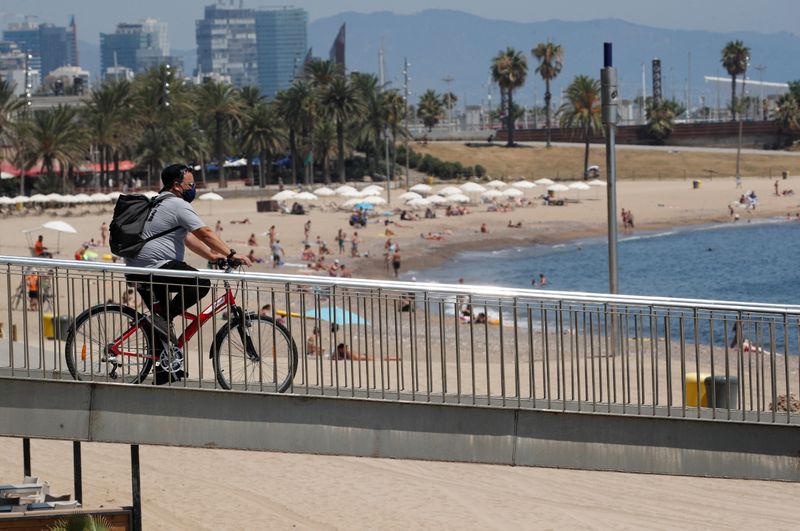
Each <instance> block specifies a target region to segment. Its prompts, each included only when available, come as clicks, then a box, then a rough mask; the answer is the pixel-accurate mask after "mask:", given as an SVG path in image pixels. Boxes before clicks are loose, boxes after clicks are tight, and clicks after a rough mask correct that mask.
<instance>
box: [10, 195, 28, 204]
mask: <svg viewBox="0 0 800 531" xmlns="http://www.w3.org/2000/svg"><path fill="white" fill-rule="evenodd" d="M28 201H30V198H29V197H26V196H24V195H18V196H17V197H15V198H14V204H17V203H27V202H28Z"/></svg>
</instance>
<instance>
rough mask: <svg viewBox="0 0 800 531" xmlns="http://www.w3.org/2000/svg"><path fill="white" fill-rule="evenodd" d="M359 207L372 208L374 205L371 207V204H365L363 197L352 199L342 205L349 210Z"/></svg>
mask: <svg viewBox="0 0 800 531" xmlns="http://www.w3.org/2000/svg"><path fill="white" fill-rule="evenodd" d="M358 205H369V206H370V207H372V205H370V204H369V203H365V202H364V199H362V198H361V197H351V198H350V199H348V200H347V201H345V202H344V203H343V204H342V206H345V207H349V208H355V207H357V206H358Z"/></svg>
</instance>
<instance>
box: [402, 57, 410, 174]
mask: <svg viewBox="0 0 800 531" xmlns="http://www.w3.org/2000/svg"><path fill="white" fill-rule="evenodd" d="M410 66H411V64H410V63H409V62H408V58H407V57H404V58H403V103H404V104H405V110H404V111H403V112H404V115H403V116H404V120H405V127H406V134H405V140H404V142H403V145H404V146H405V148H406V189H408V188H409V187H410V186H411V171H410V169H409V157H408V135H409V134H410V133H409V129H408V97H409V95H410V93H409V92H408V80H409V79H410V78H409V77H408V67H410Z"/></svg>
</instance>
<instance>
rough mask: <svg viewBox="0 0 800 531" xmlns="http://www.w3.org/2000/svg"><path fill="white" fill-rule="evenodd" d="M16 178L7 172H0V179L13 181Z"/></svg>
mask: <svg viewBox="0 0 800 531" xmlns="http://www.w3.org/2000/svg"><path fill="white" fill-rule="evenodd" d="M14 177H16V175H14V174H13V173H10V172H7V171H0V179H13V178H14Z"/></svg>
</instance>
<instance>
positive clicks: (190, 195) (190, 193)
mask: <svg viewBox="0 0 800 531" xmlns="http://www.w3.org/2000/svg"><path fill="white" fill-rule="evenodd" d="M196 195H197V188H196V187H195V185H194V184H192V187H191V188H189V189H188V190H184V191H183V194H181V197H182V198H183V200H184V201H186V202H187V203H191V202H192V201H194V197H195V196H196Z"/></svg>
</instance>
